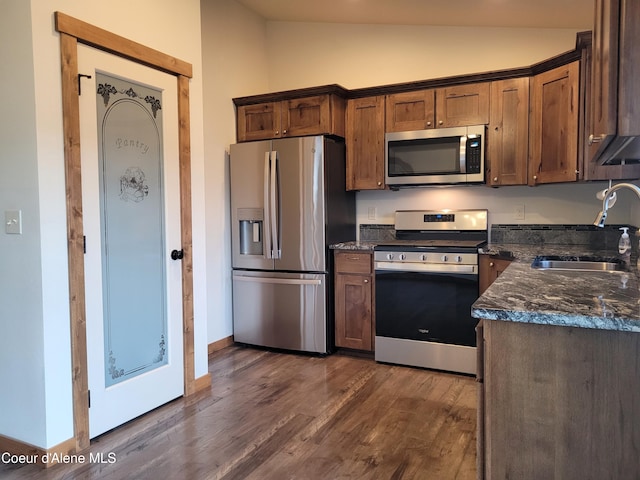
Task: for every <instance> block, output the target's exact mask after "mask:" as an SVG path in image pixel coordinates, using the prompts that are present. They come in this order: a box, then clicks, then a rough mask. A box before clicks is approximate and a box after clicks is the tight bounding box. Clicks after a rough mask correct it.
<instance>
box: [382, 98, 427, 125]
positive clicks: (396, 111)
mask: <svg viewBox="0 0 640 480" xmlns="http://www.w3.org/2000/svg"><path fill="white" fill-rule="evenodd" d="M435 98H436V96H435V90H419V91H417V92H404V93H396V94H394V95H387V98H386V112H387V114H386V117H387V123H386V127H385V129H386V131H387V132H405V131H409V130H425V129H427V128H433V126H434V123H435Z"/></svg>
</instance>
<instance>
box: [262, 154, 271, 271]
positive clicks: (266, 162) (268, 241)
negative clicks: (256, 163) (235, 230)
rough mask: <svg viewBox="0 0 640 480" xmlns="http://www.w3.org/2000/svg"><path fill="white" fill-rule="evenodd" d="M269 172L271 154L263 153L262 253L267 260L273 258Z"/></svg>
mask: <svg viewBox="0 0 640 480" xmlns="http://www.w3.org/2000/svg"><path fill="white" fill-rule="evenodd" d="M270 172H271V152H264V175H263V177H262V181H263V184H264V204H263V208H264V210H265V215H264V217H265V220H264V239H265V246H264V252H265V256H266V257H267V258H273V245H272V244H271V223H270V222H271V215H270V214H269V212H271V206H270V204H269V201H270V200H269V199H270V195H269V185H270V178H271V175H270Z"/></svg>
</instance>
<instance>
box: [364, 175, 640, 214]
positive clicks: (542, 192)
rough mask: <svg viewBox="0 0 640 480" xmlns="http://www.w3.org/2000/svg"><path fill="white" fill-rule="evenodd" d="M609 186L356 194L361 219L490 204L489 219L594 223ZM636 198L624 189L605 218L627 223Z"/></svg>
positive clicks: (368, 192)
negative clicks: (598, 195)
mask: <svg viewBox="0 0 640 480" xmlns="http://www.w3.org/2000/svg"><path fill="white" fill-rule="evenodd" d="M606 186H607V184H606V183H602V182H594V183H584V184H577V185H566V184H562V185H541V186H537V187H500V188H490V187H486V186H464V187H459V186H451V187H429V188H416V189H404V190H399V191H397V192H394V191H386V190H385V191H367V192H365V191H363V192H358V194H357V201H358V212H357V215H358V223H362V224H368V223H381V224H393V223H394V213H395V211H396V210H416V209H417V210H431V209H434V210H439V209H443V208H451V209H474V208H486V209H487V210H488V211H489V223H490V224H494V223H500V224H534V223H542V224H546V223H552V224H591V223H593V221H594V220H595V218H596V215H597V213H598V212H599V211H600V208H601V206H602V202H600V201H599V200H597V199H596V197H595V195H596V193H597V192H598V191H599V190H602V189H604V188H606ZM634 197H635V195H634V194H633V193H631V192H628V191H622V192H620V196H619V198H618V202H617V203H616V205H615V207H614V208H613V209H611V210H610V211H609V216H608V217H607V223H608V224H619V223H624V224H626V223H629V215H630V208H631V205H633V203H634V202H636V201H637V200H636V199H635V198H634ZM519 206H524V212H525V218H524V220H519V219H516V218H515V213H516V208H517V207H519ZM372 209H373V210H372ZM370 216H375V218H370Z"/></svg>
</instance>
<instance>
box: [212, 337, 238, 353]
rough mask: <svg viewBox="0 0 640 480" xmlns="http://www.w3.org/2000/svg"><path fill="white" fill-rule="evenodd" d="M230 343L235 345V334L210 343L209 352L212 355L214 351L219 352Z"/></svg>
mask: <svg viewBox="0 0 640 480" xmlns="http://www.w3.org/2000/svg"><path fill="white" fill-rule="evenodd" d="M229 345H233V335H230V336H228V337H225V338H223V339H221V340H218V341H217V342H213V343H210V344H209V346H208V348H207V350H208V352H209V355H211V354H212V353H214V352H217V351H218V350H222V349H223V348H226V347H228V346H229Z"/></svg>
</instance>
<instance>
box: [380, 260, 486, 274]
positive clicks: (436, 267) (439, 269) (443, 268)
mask: <svg viewBox="0 0 640 480" xmlns="http://www.w3.org/2000/svg"><path fill="white" fill-rule="evenodd" d="M375 270H376V271H393V272H419V273H466V274H469V275H478V266H477V265H451V264H444V263H428V264H425V263H412V264H407V263H396V262H375Z"/></svg>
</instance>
